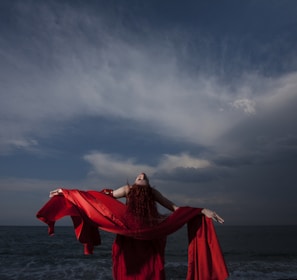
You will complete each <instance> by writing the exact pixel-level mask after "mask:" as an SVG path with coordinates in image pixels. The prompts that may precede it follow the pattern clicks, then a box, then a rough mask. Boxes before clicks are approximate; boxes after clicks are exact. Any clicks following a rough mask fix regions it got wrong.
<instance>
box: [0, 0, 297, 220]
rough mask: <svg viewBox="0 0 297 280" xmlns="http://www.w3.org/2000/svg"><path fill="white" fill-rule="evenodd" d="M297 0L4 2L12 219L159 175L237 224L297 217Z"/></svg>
mask: <svg viewBox="0 0 297 280" xmlns="http://www.w3.org/2000/svg"><path fill="white" fill-rule="evenodd" d="M296 12H297V2H296V1H294V0H292V1H290V0H282V1H274V0H263V1H257V0H245V1H237V0H233V1H231V0H224V1H199V0H198V1H197V0H190V1H186V2H183V3H181V1H173V0H170V1H158V0H152V1H145V0H144V1H136V0H125V1H122V0H121V1H120V0H118V1H117V0H116V1H108V0H105V1H103V0H100V1H70V0H68V1H66V0H65V1H63V0H60V1H58V0H54V1H37V0H36V1H34V0H32V1H21V0H14V1H10V0H2V1H1V3H0V35H1V36H0V61H1V63H0V83H1V88H0V98H1V101H0V191H1V196H0V225H41V223H40V222H39V221H38V220H37V219H36V218H35V214H36V212H37V211H38V210H39V209H40V208H41V207H42V205H43V204H44V203H45V202H46V201H47V200H48V193H49V191H50V190H53V189H55V188H57V187H64V188H79V189H82V190H88V189H98V190H99V189H101V188H104V187H111V188H116V187H119V186H121V185H124V184H125V183H126V182H127V181H128V182H130V183H132V182H133V181H134V178H135V176H136V175H137V174H138V173H139V172H143V171H144V172H146V173H147V174H148V176H149V177H150V181H151V184H152V185H153V186H155V187H156V188H158V190H160V191H161V192H162V193H163V194H164V195H165V196H167V197H168V198H170V199H171V200H173V201H175V202H176V203H177V204H178V205H190V206H197V207H208V208H211V209H214V210H216V211H217V212H218V213H219V214H221V216H223V217H224V218H225V220H226V224H227V225H237V224H240V225H241V224H242V225H249V224H257V225H258V224H259V225H262V224H264V225H266V224H279V225H283V224H297V203H296V198H297V188H296V187H297V175H296V169H297V126H296V121H297V110H296V108H297V17H296Z"/></svg>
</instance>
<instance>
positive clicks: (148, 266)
mask: <svg viewBox="0 0 297 280" xmlns="http://www.w3.org/2000/svg"><path fill="white" fill-rule="evenodd" d="M72 192H73V191H71V190H66V189H57V190H54V191H52V192H50V197H54V196H56V195H59V194H63V196H64V197H65V199H66V200H69V201H71V203H74V204H76V201H79V203H78V205H79V207H81V205H82V204H81V203H80V201H81V194H82V195H83V201H85V199H86V200H87V201H88V203H89V201H91V200H93V198H92V197H85V196H86V193H83V192H81V191H78V192H79V193H76V192H75V193H74V194H73V193H72ZM101 193H103V194H105V195H107V196H109V197H112V198H115V199H119V198H123V197H125V198H126V207H124V206H121V205H120V204H116V203H115V204H114V202H113V201H114V200H113V199H110V198H108V197H106V199H107V201H106V202H104V203H103V204H102V206H103V208H102V206H98V205H97V206H96V205H95V208H96V207H97V208H98V209H97V210H98V213H103V212H104V215H106V213H108V215H110V216H109V218H108V221H109V219H111V220H113V219H114V217H120V224H121V227H122V228H124V229H123V230H122V229H120V230H118V231H114V230H113V229H111V228H110V229H111V230H110V231H111V232H115V233H117V236H116V239H115V241H114V244H113V247H112V258H113V277H114V279H116V280H130V279H134V280H137V279H139V280H144V279H150V280H151V279H154V280H164V279H165V271H164V252H165V245H166V235H167V234H164V232H165V231H166V230H167V229H165V231H164V232H163V233H161V231H162V229H163V228H161V231H160V232H159V233H160V234H155V232H156V231H154V234H155V235H154V237H153V238H151V237H150V236H149V238H148V237H147V234H145V233H143V231H146V232H147V231H148V230H149V231H150V230H151V229H152V230H154V229H155V228H157V230H158V228H159V230H160V225H161V227H162V226H163V224H164V223H162V222H163V221H165V224H168V225H169V227H171V225H172V224H174V226H173V227H175V224H176V223H180V220H181V219H184V216H185V214H183V213H186V215H187V216H190V215H192V214H190V212H191V209H183V208H184V207H181V208H180V210H178V209H179V207H177V206H176V205H175V204H174V203H173V202H171V201H170V200H168V199H167V198H166V197H164V196H163V195H162V194H161V193H160V192H159V191H157V190H156V189H155V188H152V187H151V186H150V183H149V179H148V177H147V176H146V174H145V173H141V174H139V175H138V176H137V177H136V180H135V182H134V184H133V185H132V186H131V185H125V186H122V187H120V188H118V189H116V190H111V189H104V190H102V191H101ZM77 195H78V200H76V197H77ZM92 195H95V196H96V194H94V193H92ZM103 196H104V195H103ZM96 199H97V200H96ZM96 199H95V200H94V202H95V203H96V201H102V194H101V198H100V196H99V194H98V192H97V198H96ZM98 199H99V200H98ZM104 200H105V199H104V198H103V201H104ZM63 203H64V202H63ZM100 203H101V202H100ZM157 203H159V204H160V205H162V206H163V207H165V208H167V209H168V210H170V211H172V212H176V215H175V217H177V219H174V218H173V219H171V220H170V221H169V222H168V217H166V216H164V215H161V214H160V213H159V212H158V210H157ZM83 205H84V203H83ZM93 205H94V204H93ZM63 207H64V206H63ZM122 207H124V208H122ZM64 208H65V207H64ZM66 208H67V207H66ZM76 208H77V206H76ZM119 208H121V209H122V210H121V211H120V216H117V214H116V213H118V212H117V211H118V209H119ZM45 209H46V210H44V209H42V210H41V211H40V212H39V213H38V215H37V216H38V218H40V217H43V218H42V220H43V221H45V219H44V216H46V215H47V216H49V215H50V214H48V213H49V212H51V211H52V210H51V209H55V206H54V205H52V206H45ZM106 209H108V210H107V212H106V211H105V210H106ZM192 209H193V210H192V211H195V213H202V214H204V215H205V216H206V217H208V218H212V219H213V220H215V221H217V222H219V223H223V222H224V220H223V219H222V218H221V217H220V216H219V215H217V214H216V213H215V212H214V211H211V210H209V209H206V208H204V209H201V208H200V210H199V211H197V210H198V209H197V208H196V209H194V208H192ZM89 210H90V209H88V211H87V212H88V213H90V212H89ZM91 210H93V207H92V209H91ZM177 210H178V211H177ZM54 211H55V210H54ZM63 211H64V210H63ZM43 212H45V213H46V215H44V214H43ZM66 212H67V211H66ZM79 213H85V211H83V212H82V211H81V210H79ZM63 215H64V212H63ZM83 215H84V214H83ZM195 215H196V214H195ZM58 216H59V217H60V216H61V215H60V214H59V215H58ZM58 216H57V215H56V216H55V217H58ZM92 216H93V217H95V216H97V217H98V215H96V214H94V215H92ZM170 216H171V217H173V216H174V215H170ZM88 218H89V217H88ZM88 218H87V217H85V216H84V217H83V220H88ZM187 219H188V218H186V219H185V221H186V220H187ZM51 220H56V218H52V219H51ZM118 221H119V219H118V218H116V222H118ZM188 221H192V218H189V219H188ZM182 223H184V222H182ZM97 224H98V225H99V227H100V221H99V222H97ZM191 224H192V225H193V226H194V227H192V229H194V230H192V232H194V235H193V237H191V238H190V239H192V238H193V240H196V239H195V238H196V237H197V236H201V234H200V233H199V234H197V229H198V228H200V227H201V225H200V224H199V225H198V224H196V222H195V223H193V222H191ZM126 225H128V227H126ZM102 228H103V229H106V227H105V228H104V227H102ZM131 229H132V231H133V235H131ZM107 230H109V229H107ZM152 230H151V232H152V233H153V231H152ZM169 231H171V229H169ZM169 231H167V232H169ZM171 232H173V230H172V231H171ZM122 233H123V234H122ZM126 233H127V234H126ZM84 236H85V235H84ZM136 236H137V238H136ZM212 236H215V234H214V235H213V234H212ZM189 241H190V242H191V240H189ZM215 241H216V240H215ZM210 243H214V242H210ZM197 244H198V243H197ZM196 247H197V246H196V245H191V248H193V250H196V249H195V248H196ZM205 248H206V250H208V249H209V248H208V247H207V246H206V247H205ZM191 250H192V249H191ZM210 250H212V251H214V253H215V254H217V253H218V254H221V252H220V248H219V245H216V249H215V250H213V249H210ZM192 257H193V258H194V261H193V262H192V263H191V267H194V266H195V265H196V264H195V263H196V261H197V257H196V256H195V254H194V255H193V254H192ZM220 258H221V259H220V260H221V261H220V263H219V268H218V269H217V271H218V273H217V274H220V271H223V273H224V274H223V276H222V278H220V279H225V278H226V277H225V276H227V274H228V272H227V269H226V266H225V264H224V260H223V258H222V257H221V256H220ZM209 260H210V262H212V259H211V258H210V259H209ZM203 266H204V267H205V265H204V264H203ZM189 267H190V265H189ZM203 269H204V268H203ZM205 269H206V270H205V271H206V273H207V275H208V274H209V273H212V272H211V271H210V269H211V266H207V267H205ZM190 270H191V271H190V272H189V270H188V275H190V274H197V271H194V270H193V269H192V268H191V269H190ZM195 270H196V269H195ZM200 271H202V270H201V269H200ZM199 274H201V272H199ZM198 276H199V275H198ZM198 276H197V277H198ZM200 278H201V277H200ZM200 278H199V279H200ZM203 278H205V277H204V276H203V277H202V278H201V279H203ZM193 279H194V278H193ZM195 279H198V278H195ZM218 279H219V278H218Z"/></svg>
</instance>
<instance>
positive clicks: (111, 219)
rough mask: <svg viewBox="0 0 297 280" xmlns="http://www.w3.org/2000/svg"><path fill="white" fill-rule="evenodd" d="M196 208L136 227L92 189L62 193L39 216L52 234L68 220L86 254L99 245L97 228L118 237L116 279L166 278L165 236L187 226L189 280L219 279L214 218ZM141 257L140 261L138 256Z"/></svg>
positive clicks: (222, 270)
mask: <svg viewBox="0 0 297 280" xmlns="http://www.w3.org/2000/svg"><path fill="white" fill-rule="evenodd" d="M201 210H202V209H200V208H193V207H180V208H178V209H177V210H176V211H175V212H173V213H172V214H171V215H170V216H168V217H167V218H166V219H165V220H163V221H162V222H160V223H159V224H157V225H155V226H152V227H147V228H141V229H139V228H135V222H134V221H132V220H131V219H130V218H127V215H126V205H124V204H123V203H121V202H120V201H118V200H116V199H113V198H111V197H109V196H107V195H105V194H102V193H100V192H96V191H87V192H85V191H79V190H66V189H63V196H54V197H53V198H51V199H50V200H49V201H48V202H47V203H46V204H45V205H44V206H43V207H42V208H41V209H40V211H39V212H38V213H37V218H39V219H40V220H42V221H43V222H45V223H46V224H48V226H49V234H53V233H54V225H55V221H57V220H58V219H60V218H62V217H64V216H71V218H72V221H73V225H74V229H75V233H76V236H77V239H78V240H79V241H80V242H81V243H83V244H84V248H85V254H91V253H92V252H93V247H94V246H96V245H99V244H100V243H101V240H100V233H99V230H98V229H101V230H105V231H108V232H112V233H115V234H117V237H116V240H115V242H114V244H113V248H112V249H113V276H114V279H116V280H130V279H141V280H144V279H150V280H152V279H153V280H158V279H160V280H161V279H162V280H163V279H165V273H164V249H165V244H166V236H167V235H169V234H171V233H173V232H175V231H176V230H178V229H179V228H181V227H182V226H183V225H184V224H186V223H187V224H188V238H189V246H188V273H187V278H186V279H187V280H198V279H200V280H212V279H213V280H215V279H217V280H223V279H227V278H228V270H227V267H226V264H225V261H224V258H223V255H222V251H221V248H220V245H219V242H218V239H217V236H216V233H215V229H214V226H213V223H212V220H211V219H209V218H206V217H205V216H204V215H202V214H201ZM140 256H141V257H140Z"/></svg>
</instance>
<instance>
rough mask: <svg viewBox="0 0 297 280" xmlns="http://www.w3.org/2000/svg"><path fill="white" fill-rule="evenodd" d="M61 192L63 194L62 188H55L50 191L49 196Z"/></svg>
mask: <svg viewBox="0 0 297 280" xmlns="http://www.w3.org/2000/svg"><path fill="white" fill-rule="evenodd" d="M61 194H63V191H62V189H56V190H53V191H51V192H50V194H49V197H53V196H56V195H61Z"/></svg>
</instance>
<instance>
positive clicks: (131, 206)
mask: <svg viewBox="0 0 297 280" xmlns="http://www.w3.org/2000/svg"><path fill="white" fill-rule="evenodd" d="M127 208H128V213H130V214H132V215H133V216H134V217H136V219H137V222H138V223H139V224H140V226H152V225H155V224H157V223H158V221H159V218H160V214H159V212H158V209H157V205H156V202H155V199H154V195H153V189H152V187H151V186H150V185H146V186H140V185H136V184H133V185H132V187H131V188H130V191H129V193H128V195H127Z"/></svg>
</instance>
